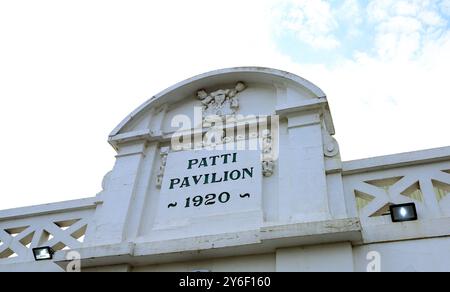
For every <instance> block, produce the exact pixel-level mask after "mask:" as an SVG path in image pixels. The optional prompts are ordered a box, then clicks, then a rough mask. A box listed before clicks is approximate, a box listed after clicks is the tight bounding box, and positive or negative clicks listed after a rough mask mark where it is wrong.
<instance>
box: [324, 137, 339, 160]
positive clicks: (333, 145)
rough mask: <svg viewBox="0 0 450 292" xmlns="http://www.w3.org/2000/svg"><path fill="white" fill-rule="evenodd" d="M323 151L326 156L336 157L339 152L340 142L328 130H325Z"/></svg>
mask: <svg viewBox="0 0 450 292" xmlns="http://www.w3.org/2000/svg"><path fill="white" fill-rule="evenodd" d="M323 152H324V155H325V157H329V158H332V157H335V156H337V155H338V154H339V144H338V142H337V141H336V139H335V138H334V137H332V136H331V135H330V134H329V133H328V132H327V131H326V130H324V131H323Z"/></svg>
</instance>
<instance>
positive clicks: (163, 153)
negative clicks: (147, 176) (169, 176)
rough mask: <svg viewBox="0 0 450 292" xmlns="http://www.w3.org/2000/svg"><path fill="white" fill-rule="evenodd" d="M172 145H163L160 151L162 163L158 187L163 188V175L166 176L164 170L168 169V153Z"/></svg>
mask: <svg viewBox="0 0 450 292" xmlns="http://www.w3.org/2000/svg"><path fill="white" fill-rule="evenodd" d="M169 151H170V147H162V148H161V152H160V154H159V155H160V157H161V163H160V166H159V171H158V174H157V175H156V187H157V188H161V186H162V182H163V177H164V171H165V169H166V164H167V155H169Z"/></svg>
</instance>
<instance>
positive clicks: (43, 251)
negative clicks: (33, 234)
mask: <svg viewBox="0 0 450 292" xmlns="http://www.w3.org/2000/svg"><path fill="white" fill-rule="evenodd" d="M54 253H55V252H54V251H53V249H52V248H51V247H49V246H43V247H37V248H33V255H34V259H35V260H36V261H46V260H51V259H53V254H54Z"/></svg>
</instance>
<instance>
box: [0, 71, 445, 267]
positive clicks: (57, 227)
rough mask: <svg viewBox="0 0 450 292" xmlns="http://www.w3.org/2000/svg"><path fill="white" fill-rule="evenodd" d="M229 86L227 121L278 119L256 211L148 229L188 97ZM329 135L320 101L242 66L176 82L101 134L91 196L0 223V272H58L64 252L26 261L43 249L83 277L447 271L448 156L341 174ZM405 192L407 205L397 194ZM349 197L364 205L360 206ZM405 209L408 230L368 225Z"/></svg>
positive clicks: (343, 168)
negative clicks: (99, 175)
mask: <svg viewBox="0 0 450 292" xmlns="http://www.w3.org/2000/svg"><path fill="white" fill-rule="evenodd" d="M236 82H245V84H246V86H247V89H245V90H244V91H242V92H240V93H239V94H238V97H239V101H240V105H239V114H242V115H249V114H259V115H276V116H278V117H279V136H277V137H279V149H280V151H279V157H278V159H277V160H276V163H275V168H274V169H273V173H271V175H267V176H264V177H263V178H262V186H261V187H262V191H261V194H260V195H261V200H262V204H261V206H259V207H258V208H256V209H255V210H252V211H251V212H245V211H242V210H240V209H239V208H237V209H236V210H233V209H229V210H228V211H227V212H225V213H223V212H222V213H221V214H207V215H205V216H203V217H202V216H192V217H188V218H185V220H184V222H183V223H181V224H174V225H171V226H166V227H161V226H158V224H156V223H157V215H158V212H161V206H160V204H159V203H160V201H161V196H162V195H163V194H162V192H161V188H160V187H159V185H158V180H157V178H158V175H161V174H162V175H163V176H164V170H165V165H164V164H163V161H164V156H163V154H164V151H163V149H164V148H165V147H169V146H170V139H171V137H172V135H173V132H174V131H175V130H176V129H177V128H176V127H174V125H172V123H171V122H172V120H173V118H174V117H175V116H176V115H179V114H185V115H187V116H188V117H190V118H191V119H194V106H199V105H200V101H199V100H198V99H197V98H196V92H197V91H198V90H200V89H206V90H208V92H211V91H214V90H218V89H229V88H233V86H235V84H236ZM197 126H198V125H195V124H193V125H192V128H194V129H195V130H196V131H197V130H198V129H197ZM334 132H335V129H334V126H333V122H332V118H331V113H330V109H329V107H328V102H327V98H326V96H325V94H324V93H323V92H322V91H321V90H320V89H319V88H318V87H317V86H315V85H313V84H312V83H310V82H308V81H306V80H304V79H302V78H300V77H297V76H295V75H292V74H290V73H287V72H283V71H278V70H274V69H268V68H254V67H246V68H233V69H224V70H219V71H214V72H209V73H205V74H203V75H200V76H196V77H193V78H191V79H189V80H186V81H183V82H181V83H179V84H176V85H174V86H173V87H171V88H169V89H167V90H165V91H163V92H161V93H159V94H157V95H156V96H155V97H153V98H152V99H150V100H149V101H147V102H146V103H144V104H143V105H142V106H141V107H139V108H138V109H137V110H135V111H134V112H132V113H131V114H130V115H129V116H128V117H126V118H125V119H124V120H123V122H121V123H120V124H119V126H117V127H116V128H115V130H114V131H113V132H112V133H111V135H110V137H109V142H110V144H111V145H112V146H113V147H114V148H115V149H116V150H117V156H116V163H115V166H114V168H113V170H112V171H111V172H110V173H108V174H107V175H106V176H105V178H104V181H103V191H102V192H101V193H99V194H98V195H97V196H96V197H94V198H90V199H84V200H77V201H70V202H62V203H56V204H50V205H43V206H33V207H27V208H19V209H13V210H5V211H0V271H30V270H34V271H56V270H61V271H62V270H63V269H64V268H65V267H66V265H67V264H69V261H68V260H67V258H66V256H67V255H68V253H69V251H66V250H59V251H58V252H57V253H56V254H55V259H54V262H55V263H56V264H54V263H52V262H43V263H36V262H34V260H33V256H32V253H31V249H32V248H33V247H37V246H44V245H50V246H56V247H60V248H62V247H63V246H67V247H68V248H70V249H71V250H74V251H77V252H79V253H80V256H81V266H82V270H83V271H102V270H105V271H124V272H128V271H191V270H211V271H268V272H270V271H307V272H309V271H366V269H367V264H368V263H369V261H368V260H367V254H368V253H369V252H373V251H376V252H378V253H379V254H380V255H381V270H382V271H405V270H411V271H412V270H414V271H433V270H437V271H450V264H449V263H450V261H449V257H450V251H449V240H450V239H449V238H450V229H449V226H450V195H447V196H446V195H445V194H447V192H448V193H449V194H450V147H446V148H441V149H431V150H425V151H419V152H413V153H406V154H398V155H391V156H385V157H380V158H371V159H363V160H358V161H350V162H342V161H341V158H340V155H339V145H338V143H337V141H336V140H335V139H334V138H333V135H334ZM355 134H357V133H355ZM231 138H236V139H238V137H231ZM257 139H262V138H261V137H258V138H257ZM170 151H179V150H176V149H171V150H170ZM184 151H186V150H184ZM261 166H262V164H261ZM180 167H181V166H180ZM392 178H395V180H394V183H392V184H390V185H388V186H386V185H383V183H381V185H380V182H379V181H382V182H385V181H386V180H388V181H389V180H392ZM374 181H375V183H374ZM414 185H418V186H419V187H420V192H421V195H422V197H420V198H419V199H417V198H411V197H408V196H405V194H404V193H405V190H409V189H410V188H411V186H414ZM436 187H438V188H440V190H439V191H440V192H441V193H440V196H437V195H436ZM256 189H257V188H256ZM358 194H363V196H364V197H365V198H369V201H368V202H367V204H366V205H365V206H363V207H362V206H359V208H358V206H357V203H356V196H357V195H358ZM411 201H414V202H415V203H416V205H417V208H418V215H419V220H418V221H415V222H408V223H400V224H393V223H392V222H391V221H390V219H389V217H387V216H374V214H376V213H377V211H380V210H382V209H383V207H385V206H386V205H387V204H389V203H404V202H411ZM238 209H239V210H238ZM13 233H14V236H13ZM47 233H51V235H52V238H48V237H47V236H46V235H48V234H47ZM81 235H84V237H80V236H81ZM11 252H15V253H16V254H17V255H18V256H17V257H12V256H11ZM58 265H59V266H58ZM61 267H62V268H61Z"/></svg>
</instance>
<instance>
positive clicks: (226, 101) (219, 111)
mask: <svg viewBox="0 0 450 292" xmlns="http://www.w3.org/2000/svg"><path fill="white" fill-rule="evenodd" d="M246 88H247V87H246V85H245V84H244V83H243V82H238V83H237V84H236V86H235V87H234V88H233V89H219V90H216V91H214V92H211V93H209V94H208V93H207V92H206V90H204V89H202V90H199V91H198V92H197V98H198V99H199V100H200V101H201V103H202V105H203V118H204V119H205V118H207V117H209V116H233V115H235V114H236V113H237V111H238V110H239V98H238V97H237V95H238V93H240V92H242V91H244V90H245V89H246Z"/></svg>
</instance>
